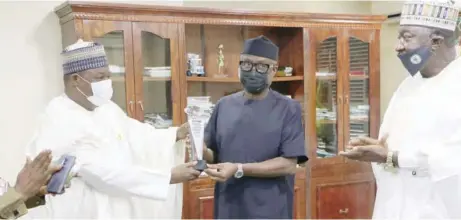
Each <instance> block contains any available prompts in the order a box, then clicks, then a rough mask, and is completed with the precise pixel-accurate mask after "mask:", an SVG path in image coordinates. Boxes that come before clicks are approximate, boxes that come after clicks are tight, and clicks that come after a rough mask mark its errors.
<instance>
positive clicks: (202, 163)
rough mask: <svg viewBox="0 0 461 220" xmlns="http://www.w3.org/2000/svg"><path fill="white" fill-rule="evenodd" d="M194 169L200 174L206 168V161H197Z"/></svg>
mask: <svg viewBox="0 0 461 220" xmlns="http://www.w3.org/2000/svg"><path fill="white" fill-rule="evenodd" d="M194 168H195V169H196V170H198V171H200V172H203V171H204V170H205V169H206V168H207V165H206V160H197V164H195V167H194Z"/></svg>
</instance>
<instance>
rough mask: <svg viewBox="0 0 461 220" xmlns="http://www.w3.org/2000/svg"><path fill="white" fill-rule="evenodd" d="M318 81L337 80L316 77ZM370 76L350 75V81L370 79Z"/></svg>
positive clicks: (328, 77) (334, 78)
mask: <svg viewBox="0 0 461 220" xmlns="http://www.w3.org/2000/svg"><path fill="white" fill-rule="evenodd" d="M316 78H317V79H318V80H336V76H316ZM368 78H369V76H368V75H349V79H350V80H361V79H368Z"/></svg>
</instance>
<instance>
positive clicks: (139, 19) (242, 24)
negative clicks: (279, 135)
mask: <svg viewBox="0 0 461 220" xmlns="http://www.w3.org/2000/svg"><path fill="white" fill-rule="evenodd" d="M56 14H57V15H58V16H59V18H60V22H61V26H62V28H61V30H62V42H63V46H67V45H69V44H71V43H74V42H75V41H76V40H77V39H78V38H83V39H84V40H92V41H96V42H100V43H102V44H103V45H104V46H105V49H106V53H107V56H108V59H109V63H110V71H111V73H112V79H113V84H114V97H113V101H115V102H116V103H117V104H118V105H120V107H121V108H122V109H123V110H125V111H126V112H127V114H128V115H129V116H130V117H133V118H135V119H138V120H140V121H144V122H147V123H150V124H152V125H154V126H156V127H162V128H164V127H168V126H177V125H180V124H181V123H183V122H185V121H186V116H185V114H184V108H185V107H186V98H187V97H188V96H204V95H206V96H210V97H211V100H212V101H213V102H216V101H217V100H218V99H219V98H221V97H222V96H224V95H227V94H230V93H233V92H235V91H238V90H241V85H240V83H239V79H238V71H237V68H238V61H239V56H240V52H241V50H242V46H243V41H244V40H245V39H248V38H252V37H256V36H259V35H265V36H267V37H268V38H270V39H271V40H272V41H273V42H274V43H275V44H277V45H278V46H279V48H280V53H279V66H280V67H291V68H292V74H288V75H287V74H285V73H284V71H283V68H281V71H280V75H279V76H277V77H275V78H274V80H273V83H272V86H271V87H272V89H274V90H276V91H278V92H280V93H282V94H285V95H289V96H290V97H291V98H293V99H295V100H297V101H299V102H300V103H301V104H302V106H303V119H302V120H303V124H304V127H305V134H306V150H307V152H308V155H309V157H310V161H309V162H308V163H307V165H306V164H305V165H304V166H302V167H300V168H299V170H298V173H297V175H296V187H295V198H294V203H295V207H294V210H293V212H294V216H295V218H300V219H305V218H370V217H371V213H372V207H373V202H374V191H375V190H374V189H375V186H374V180H373V176H372V173H371V169H370V166H369V164H366V163H357V162H352V161H347V160H345V159H344V158H342V157H338V156H337V155H338V152H339V151H341V150H344V147H345V144H346V143H347V142H348V141H349V139H350V138H351V137H354V136H356V135H362V134H363V135H370V136H372V137H376V136H377V130H378V126H379V51H378V50H379V30H380V26H381V23H382V21H383V20H384V19H385V17H383V16H363V15H327V14H299V13H268V12H250V11H229V10H216V9H202V8H187V7H170V6H153V5H149V6H146V5H133V4H129V5H126V4H110V3H96V2H84V3H83V2H66V3H64V4H63V5H61V6H60V7H58V8H57V9H56ZM220 45H222V46H223V48H222V54H223V55H224V66H222V67H219V66H218V62H217V60H218V56H219V53H220V52H221V51H219V47H220ZM191 57H192V58H194V59H196V58H199V59H200V60H201V64H202V66H203V67H204V68H203V69H204V74H203V75H201V76H196V75H194V74H189V72H188V70H189V65H188V61H189V58H191ZM213 186H214V183H213V182H212V181H211V180H210V179H209V178H207V177H202V178H200V179H198V180H196V181H193V182H190V183H187V184H184V207H183V218H185V219H189V218H195V219H202V218H203V219H206V218H212V216H213Z"/></svg>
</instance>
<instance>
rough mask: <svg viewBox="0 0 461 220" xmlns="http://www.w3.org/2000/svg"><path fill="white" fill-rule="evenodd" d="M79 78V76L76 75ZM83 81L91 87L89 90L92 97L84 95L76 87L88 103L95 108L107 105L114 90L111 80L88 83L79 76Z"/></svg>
mask: <svg viewBox="0 0 461 220" xmlns="http://www.w3.org/2000/svg"><path fill="white" fill-rule="evenodd" d="M78 76H79V75H78ZM79 77H80V78H81V79H82V80H83V81H85V82H87V83H88V84H90V85H91V90H92V92H93V95H92V96H87V95H86V94H85V93H83V92H82V91H81V90H80V89H79V88H78V87H77V89H78V91H79V92H80V93H82V95H84V96H85V97H86V98H87V99H88V101H90V102H91V103H93V105H95V106H98V107H99V106H101V105H104V104H107V103H108V102H109V101H110V100H111V99H112V95H113V93H114V90H113V88H112V80H111V79H106V80H102V81H99V82H92V83H90V82H88V81H87V80H86V79H84V78H83V77H81V76H79Z"/></svg>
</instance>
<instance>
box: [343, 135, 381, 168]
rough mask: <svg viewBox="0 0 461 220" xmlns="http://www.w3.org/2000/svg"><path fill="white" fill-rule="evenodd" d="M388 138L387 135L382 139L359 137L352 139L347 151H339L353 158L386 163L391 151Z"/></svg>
mask: <svg viewBox="0 0 461 220" xmlns="http://www.w3.org/2000/svg"><path fill="white" fill-rule="evenodd" d="M386 140H387V136H385V137H383V138H382V139H381V140H375V139H372V138H369V137H359V138H357V139H354V140H351V141H350V142H349V145H348V146H347V147H346V149H347V150H346V152H339V155H341V156H344V157H346V158H348V159H351V160H359V161H365V162H378V163H385V162H386V158H387V153H388V152H389V150H388V148H387V142H386Z"/></svg>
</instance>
